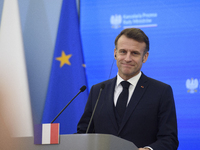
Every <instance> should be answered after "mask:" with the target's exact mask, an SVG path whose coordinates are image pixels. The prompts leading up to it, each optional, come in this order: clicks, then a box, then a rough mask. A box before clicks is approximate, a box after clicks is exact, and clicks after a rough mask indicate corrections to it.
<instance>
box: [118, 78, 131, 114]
mask: <svg viewBox="0 0 200 150" xmlns="http://www.w3.org/2000/svg"><path fill="white" fill-rule="evenodd" d="M121 85H122V87H123V90H122V92H121V93H120V95H119V97H118V99H117V105H116V109H117V112H118V114H119V116H120V117H121V118H122V117H123V115H124V112H125V110H126V105H127V101H128V89H129V85H130V83H129V82H127V81H122V82H121Z"/></svg>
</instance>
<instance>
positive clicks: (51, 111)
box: [42, 0, 88, 134]
mask: <svg viewBox="0 0 200 150" xmlns="http://www.w3.org/2000/svg"><path fill="white" fill-rule="evenodd" d="M79 30H80V29H79V20H78V13H77V9H76V0H63V3H62V9H61V15H60V22H59V27H58V33H57V40H56V45H55V52H54V57H53V62H52V68H51V75H50V80H49V87H48V92H47V97H46V103H45V108H44V112H43V119H42V123H50V122H51V121H52V120H53V119H54V118H55V117H56V116H57V115H58V114H59V112H60V111H61V110H62V109H63V108H64V107H65V106H66V105H67V103H68V102H69V101H70V100H71V99H72V98H73V97H74V96H75V95H76V94H77V93H78V92H79V90H80V88H81V87H82V86H83V85H86V82H87V81H86V76H85V65H84V61H83V54H82V47H81V39H80V32H79ZM86 86H87V85H86ZM87 91H88V90H86V91H84V92H82V93H80V95H79V96H78V97H77V98H76V99H75V100H74V101H73V102H72V103H71V104H70V105H69V106H68V107H67V108H66V109H65V111H64V112H63V113H62V114H61V115H60V116H59V117H58V118H57V119H56V120H55V122H54V123H60V133H61V134H71V133H75V132H76V127H77V123H78V121H79V119H80V117H81V115H82V113H83V111H84V107H85V104H86V101H87V97H88V92H87Z"/></svg>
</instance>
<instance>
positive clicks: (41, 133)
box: [34, 123, 60, 144]
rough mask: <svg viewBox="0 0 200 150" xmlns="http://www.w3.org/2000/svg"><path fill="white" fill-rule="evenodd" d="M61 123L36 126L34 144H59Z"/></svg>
mask: <svg viewBox="0 0 200 150" xmlns="http://www.w3.org/2000/svg"><path fill="white" fill-rule="evenodd" d="M59 127H60V124H59V123H48V124H37V125H35V126H34V144H59V132H60V130H59Z"/></svg>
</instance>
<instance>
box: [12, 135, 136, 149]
mask: <svg viewBox="0 0 200 150" xmlns="http://www.w3.org/2000/svg"><path fill="white" fill-rule="evenodd" d="M15 142H16V143H18V148H19V150H138V148H137V147H136V146H135V145H134V144H133V143H132V142H129V141H127V140H124V139H122V138H119V137H116V136H113V135H108V134H69V135H60V144H58V145H34V138H33V137H23V138H15Z"/></svg>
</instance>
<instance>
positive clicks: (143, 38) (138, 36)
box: [115, 28, 149, 53]
mask: <svg viewBox="0 0 200 150" xmlns="http://www.w3.org/2000/svg"><path fill="white" fill-rule="evenodd" d="M122 35H125V36H126V37H127V38H130V39H133V40H136V41H138V42H145V43H146V48H145V53H146V52H147V51H149V38H148V37H147V35H146V34H145V33H144V32H143V31H142V30H141V29H138V28H127V29H124V30H122V31H121V33H120V34H119V35H118V36H117V37H116V38H115V48H116V49H117V42H118V40H119V38H120V37H121V36H122Z"/></svg>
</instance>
